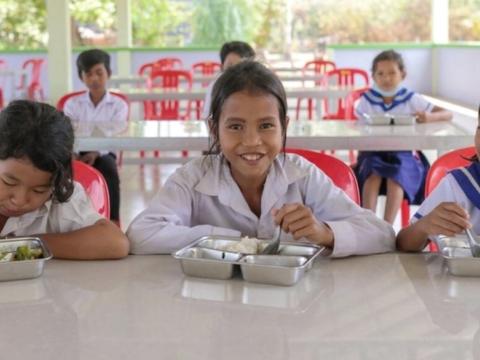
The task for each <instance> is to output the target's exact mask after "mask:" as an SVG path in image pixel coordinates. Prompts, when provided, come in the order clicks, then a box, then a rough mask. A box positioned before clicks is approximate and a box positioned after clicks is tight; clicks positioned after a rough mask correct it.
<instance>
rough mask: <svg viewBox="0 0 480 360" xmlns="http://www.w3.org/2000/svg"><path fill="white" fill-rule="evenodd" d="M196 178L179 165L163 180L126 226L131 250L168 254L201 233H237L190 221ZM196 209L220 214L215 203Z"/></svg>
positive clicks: (205, 234) (216, 215) (212, 214)
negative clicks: (156, 191) (159, 187)
mask: <svg viewBox="0 0 480 360" xmlns="http://www.w3.org/2000/svg"><path fill="white" fill-rule="evenodd" d="M190 164H191V163H190ZM187 166H188V165H187ZM200 176H203V175H200ZM198 179H199V175H198V174H196V173H192V172H190V171H189V170H186V168H185V167H183V168H180V169H178V170H177V171H176V172H175V173H174V174H173V175H172V176H171V177H170V178H169V179H168V180H167V181H166V182H165V185H164V186H163V187H162V188H161V189H160V191H159V192H158V193H157V195H156V196H155V198H154V199H153V200H152V202H151V203H150V204H149V206H148V207H147V208H146V209H145V210H144V211H142V212H141V213H140V214H139V215H138V216H137V217H136V218H135V219H134V220H133V221H132V223H131V224H130V226H129V228H128V230H127V237H128V239H129V240H130V247H131V250H130V251H131V253H133V254H169V253H172V252H173V251H176V250H178V249H180V248H182V247H184V246H186V245H188V244H190V243H192V242H193V241H195V240H197V239H198V238H200V237H202V236H207V235H225V236H228V235H230V236H240V235H241V233H240V231H237V230H232V229H229V228H227V227H220V226H213V225H210V223H209V222H208V221H206V222H205V223H204V224H192V217H193V208H194V206H196V205H195V204H196V199H195V191H194V187H195V184H196V182H197V181H198ZM198 211H203V212H204V213H205V214H206V215H205V216H206V217H211V218H212V219H216V220H218V219H221V218H222V216H223V214H222V209H221V208H219V207H218V206H211V207H210V208H206V207H205V206H202V209H201V210H198ZM212 222H213V220H212ZM226 225H228V224H226Z"/></svg>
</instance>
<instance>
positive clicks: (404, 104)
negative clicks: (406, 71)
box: [355, 88, 433, 123]
mask: <svg viewBox="0 0 480 360" xmlns="http://www.w3.org/2000/svg"><path fill="white" fill-rule="evenodd" d="M404 89H405V88H404ZM402 90H403V89H402ZM405 90H406V91H405V92H404V93H403V94H401V95H397V96H395V98H394V102H395V103H392V104H391V105H386V104H384V102H383V99H382V98H380V97H375V96H374V95H372V93H371V92H369V93H368V96H369V97H368V99H367V98H366V97H365V96H361V97H360V98H359V99H358V100H357V101H356V103H355V115H356V116H357V118H358V120H359V122H360V123H367V120H366V118H365V116H364V114H368V115H373V114H385V113H389V114H392V115H413V114H415V113H416V112H418V111H425V112H431V111H432V110H433V105H432V104H431V103H429V102H428V101H427V100H426V99H425V98H424V97H423V96H422V95H420V94H417V93H413V92H411V91H408V90H407V89H405Z"/></svg>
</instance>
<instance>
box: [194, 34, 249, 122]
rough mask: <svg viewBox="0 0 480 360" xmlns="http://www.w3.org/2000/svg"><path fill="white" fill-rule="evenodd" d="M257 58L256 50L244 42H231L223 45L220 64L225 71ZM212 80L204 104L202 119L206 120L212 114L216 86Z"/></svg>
mask: <svg viewBox="0 0 480 360" xmlns="http://www.w3.org/2000/svg"><path fill="white" fill-rule="evenodd" d="M254 58H255V50H253V48H252V47H251V46H250V45H248V44H247V43H246V42H243V41H230V42H226V43H224V44H223V45H222V48H221V49H220V62H221V64H222V71H225V70H226V69H228V68H229V67H230V66H233V65H236V64H238V63H239V62H240V61H243V60H253V59H254ZM215 81H216V79H215V80H212V81H211V82H210V84H209V85H208V88H207V93H206V95H205V101H204V102H203V111H202V119H206V118H207V117H208V114H209V113H210V102H211V101H212V89H213V85H214V84H215Z"/></svg>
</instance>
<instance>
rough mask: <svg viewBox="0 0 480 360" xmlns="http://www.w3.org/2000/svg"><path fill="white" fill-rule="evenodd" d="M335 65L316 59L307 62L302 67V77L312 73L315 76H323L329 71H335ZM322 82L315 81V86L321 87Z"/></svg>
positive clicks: (331, 62)
mask: <svg viewBox="0 0 480 360" xmlns="http://www.w3.org/2000/svg"><path fill="white" fill-rule="evenodd" d="M335 69H336V65H335V63H334V62H333V61H327V60H321V59H316V60H312V61H308V62H306V63H305V65H303V69H302V75H307V74H309V73H310V74H311V73H312V71H313V73H314V74H315V75H324V74H327V73H328V72H329V71H332V70H335ZM321 84H322V80H319V81H315V85H321Z"/></svg>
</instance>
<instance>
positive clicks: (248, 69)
mask: <svg viewBox="0 0 480 360" xmlns="http://www.w3.org/2000/svg"><path fill="white" fill-rule="evenodd" d="M210 109H211V110H210V115H209V126H210V136H211V141H212V146H211V148H210V154H209V155H207V156H205V157H202V158H199V159H196V160H193V161H192V162H190V163H188V164H186V165H185V166H183V167H181V168H179V169H178V170H177V171H176V172H175V173H174V174H173V175H172V176H171V177H170V178H169V179H168V180H167V182H166V183H165V185H164V186H163V188H162V189H161V190H160V192H159V193H158V194H157V196H156V198H155V199H154V200H153V201H152V203H151V204H150V206H149V207H148V208H147V209H146V210H144V211H143V212H142V213H140V214H139V215H138V216H137V218H136V219H135V220H134V221H133V222H132V224H131V225H130V228H129V230H128V232H127V235H128V237H129V239H130V241H131V247H132V252H133V253H136V254H148V253H169V252H172V251H175V250H177V249H179V248H181V247H183V246H186V245H187V244H190V243H192V242H193V241H195V240H196V239H198V238H199V237H201V236H205V235H232V236H240V235H244V236H249V237H257V238H272V236H273V234H274V231H275V228H276V226H277V224H280V223H281V224H282V228H283V230H284V233H283V234H282V235H283V236H282V241H283V240H288V241H292V240H301V241H308V242H311V243H315V244H319V245H324V246H326V247H328V248H330V249H331V250H332V254H333V256H348V255H352V254H367V253H376V252H385V251H389V250H392V249H393V246H394V233H393V229H392V228H391V226H390V225H388V224H387V223H385V222H384V221H382V220H380V219H377V218H376V217H375V215H374V214H373V213H372V212H371V211H368V210H365V209H362V208H360V207H359V206H357V205H356V204H355V203H354V202H353V201H352V200H350V198H349V197H348V196H347V195H346V194H345V193H344V192H343V191H342V190H340V189H339V188H337V187H336V186H335V185H333V183H332V182H331V180H330V179H329V178H328V177H327V176H326V175H325V174H324V173H323V172H322V171H321V170H319V169H318V168H317V167H315V166H314V165H313V164H311V163H310V162H308V161H306V160H304V159H303V158H301V157H299V156H297V155H292V154H289V155H285V154H284V153H283V151H282V150H283V149H284V147H285V142H286V131H287V125H288V117H287V101H286V94H285V90H284V88H283V86H282V83H281V82H280V80H279V79H278V77H277V76H276V75H275V74H274V73H273V72H272V71H270V70H268V69H267V68H266V67H265V66H263V65H262V64H260V63H258V62H254V61H243V62H241V63H239V64H238V65H235V66H233V67H231V68H229V69H228V70H226V71H225V72H224V73H223V74H222V75H221V76H220V77H219V79H218V80H217V82H216V83H215V86H214V88H213V96H212V103H211V108H210Z"/></svg>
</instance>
